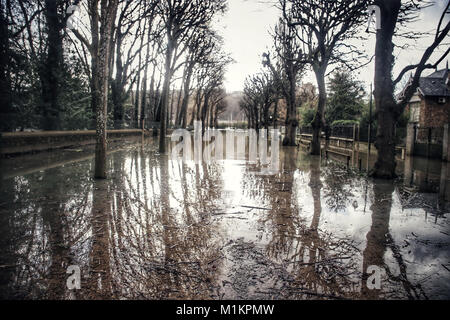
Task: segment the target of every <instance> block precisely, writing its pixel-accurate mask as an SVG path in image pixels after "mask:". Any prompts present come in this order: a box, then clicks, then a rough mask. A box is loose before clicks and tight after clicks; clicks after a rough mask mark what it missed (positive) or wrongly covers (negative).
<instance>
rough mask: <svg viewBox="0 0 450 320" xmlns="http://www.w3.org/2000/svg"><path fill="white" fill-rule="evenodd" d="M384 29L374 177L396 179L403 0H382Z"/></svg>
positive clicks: (379, 45)
mask: <svg viewBox="0 0 450 320" xmlns="http://www.w3.org/2000/svg"><path fill="white" fill-rule="evenodd" d="M375 4H377V5H378V6H379V7H380V9H381V25H382V29H380V30H378V31H377V42H376V47H375V91H374V97H375V108H376V112H377V120H378V128H377V139H376V142H375V146H376V148H377V151H378V156H377V161H376V163H375V166H374V168H373V171H372V172H371V175H372V176H373V177H378V178H384V179H392V178H394V177H395V166H396V163H395V125H396V122H397V114H396V112H395V109H396V102H395V99H394V95H393V93H394V84H393V81H392V66H393V64H394V56H393V49H394V46H393V43H392V37H393V34H394V32H395V26H396V23H397V18H398V13H399V10H400V6H401V1H400V0H379V1H376V3H375Z"/></svg>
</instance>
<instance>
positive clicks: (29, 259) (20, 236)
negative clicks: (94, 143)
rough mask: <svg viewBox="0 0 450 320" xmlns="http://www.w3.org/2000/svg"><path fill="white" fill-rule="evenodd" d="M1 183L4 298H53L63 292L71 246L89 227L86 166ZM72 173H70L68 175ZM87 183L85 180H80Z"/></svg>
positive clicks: (48, 171) (63, 293)
mask: <svg viewBox="0 0 450 320" xmlns="http://www.w3.org/2000/svg"><path fill="white" fill-rule="evenodd" d="M71 169H72V170H73V171H71V173H67V172H66V170H63V169H62V168H54V169H48V170H46V171H43V172H38V173H34V174H30V175H27V176H19V177H15V178H12V179H7V180H5V181H3V185H2V188H3V187H5V189H2V202H3V201H4V204H3V205H2V206H1V208H0V211H1V212H0V215H1V217H2V223H1V228H2V230H1V232H0V237H1V238H2V241H1V242H2V243H1V249H2V251H3V252H5V253H6V254H2V258H4V259H5V262H6V263H5V264H3V261H2V266H7V267H6V268H1V269H0V274H1V277H2V278H3V279H4V287H3V288H2V290H1V291H2V295H4V297H7V298H56V297H64V296H66V295H67V291H66V284H65V277H66V274H65V271H66V268H67V266H68V265H70V264H72V260H73V251H75V250H78V249H79V246H78V247H75V248H72V249H73V250H69V248H71V247H73V246H74V244H75V243H81V242H82V240H83V235H84V234H85V233H86V231H87V224H86V221H87V215H88V214H89V212H86V211H85V210H84V209H83V207H85V204H86V203H87V201H88V199H87V196H86V195H87V194H88V193H89V192H88V190H89V189H90V186H89V183H88V182H87V181H89V178H88V174H89V172H88V170H87V169H88V168H87V165H86V164H80V165H79V166H78V165H73V167H72V168H71ZM74 172H76V174H74V175H73V176H72V174H73V173H74ZM84 181H86V182H84Z"/></svg>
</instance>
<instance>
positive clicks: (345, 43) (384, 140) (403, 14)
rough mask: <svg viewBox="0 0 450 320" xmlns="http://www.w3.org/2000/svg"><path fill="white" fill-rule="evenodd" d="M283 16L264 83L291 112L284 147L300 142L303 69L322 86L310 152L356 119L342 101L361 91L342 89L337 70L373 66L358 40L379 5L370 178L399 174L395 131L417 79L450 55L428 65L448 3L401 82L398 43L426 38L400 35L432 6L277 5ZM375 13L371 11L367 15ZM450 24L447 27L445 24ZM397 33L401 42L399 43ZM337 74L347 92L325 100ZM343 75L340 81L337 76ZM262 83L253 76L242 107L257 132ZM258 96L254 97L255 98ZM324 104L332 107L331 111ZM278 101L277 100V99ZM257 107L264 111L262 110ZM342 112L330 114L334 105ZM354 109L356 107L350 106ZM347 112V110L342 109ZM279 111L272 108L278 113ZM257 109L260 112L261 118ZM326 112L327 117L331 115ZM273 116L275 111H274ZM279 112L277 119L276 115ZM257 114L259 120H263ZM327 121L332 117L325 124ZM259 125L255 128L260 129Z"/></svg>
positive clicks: (303, 1) (315, 0) (362, 0)
mask: <svg viewBox="0 0 450 320" xmlns="http://www.w3.org/2000/svg"><path fill="white" fill-rule="evenodd" d="M278 4H279V9H280V12H281V18H280V19H279V22H278V23H277V25H276V26H275V27H274V31H273V49H272V51H271V52H266V53H264V54H263V58H264V60H263V66H265V67H268V69H269V70H270V76H266V77H268V78H269V79H272V80H271V81H272V82H267V83H266V87H267V88H271V89H268V90H269V91H270V92H273V96H274V97H276V98H275V101H277V103H276V104H277V106H278V99H282V100H283V102H284V105H285V109H286V118H285V124H286V136H285V138H284V140H283V144H284V145H295V144H296V141H295V140H296V139H295V133H296V129H297V127H298V125H299V123H298V120H297V119H298V117H297V112H298V107H299V106H300V105H302V104H303V103H304V101H303V102H302V101H301V95H300V94H299V93H298V91H299V87H300V86H299V85H300V83H301V80H302V77H303V75H304V74H305V72H306V71H309V70H310V71H312V72H313V74H314V76H315V78H316V83H317V87H318V97H317V102H316V104H315V112H314V116H313V119H312V121H311V125H312V128H313V139H312V143H311V150H310V152H311V154H315V155H318V154H319V153H320V133H321V131H322V130H325V132H329V131H328V130H329V126H330V124H331V123H332V122H333V121H334V120H339V119H336V117H337V116H339V117H340V116H344V117H350V118H354V117H355V110H352V109H353V108H350V109H348V108H347V110H345V109H346V107H349V106H348V101H345V99H344V100H342V101H340V99H341V98H342V97H347V98H349V97H350V98H352V99H360V93H359V90H360V87H359V86H358V87H357V88H353V89H349V88H345V87H343V85H344V84H345V83H344V82H343V81H345V82H346V83H351V82H352V81H348V80H350V79H348V77H351V75H349V74H348V73H346V72H337V73H336V72H334V71H336V69H342V68H344V69H346V70H348V71H349V72H352V71H354V70H356V69H358V68H360V67H362V66H363V65H365V64H367V63H368V62H370V61H371V60H372V59H368V57H367V55H366V54H365V53H364V52H362V51H361V50H360V48H361V46H357V45H356V44H357V43H358V41H357V40H362V39H363V38H362V36H361V35H362V34H363V33H362V30H363V29H364V26H363V25H364V24H365V23H366V21H367V17H368V13H369V12H368V7H369V5H371V4H374V5H377V6H378V7H379V8H380V17H377V18H379V19H380V20H381V21H379V22H380V23H381V29H379V30H377V31H376V50H375V80H374V85H375V91H374V97H375V106H376V120H377V122H378V124H379V125H378V129H377V139H376V141H377V142H376V147H377V149H378V159H377V162H376V165H375V168H374V170H373V172H372V175H373V176H375V177H383V178H393V177H394V176H395V127H396V125H397V123H398V121H399V120H400V117H401V115H402V114H403V111H404V109H405V106H406V104H407V103H408V101H409V100H410V99H411V97H412V95H413V94H414V92H415V91H416V89H417V87H418V84H419V78H420V76H421V74H422V72H423V71H424V70H425V69H427V68H436V67H437V65H438V64H439V63H440V62H441V61H442V60H443V59H444V58H445V57H446V56H447V54H448V53H449V49H447V50H445V52H444V53H443V54H442V55H440V56H439V57H437V58H435V59H434V61H435V62H434V63H430V62H429V61H430V60H431V58H432V56H433V53H434V52H436V51H438V50H439V49H440V47H442V46H443V45H444V43H443V41H444V39H445V37H446V36H447V35H448V32H449V30H450V22H448V21H447V20H448V19H446V15H448V14H449V13H450V11H449V4H450V1H447V4H446V5H445V7H444V10H443V12H442V15H441V16H440V19H439V21H438V24H437V27H436V31H435V34H434V35H432V37H431V39H432V43H431V45H429V46H428V47H427V48H426V50H425V51H424V53H423V56H422V57H421V58H420V61H419V62H418V63H417V64H413V65H409V66H407V67H405V68H404V69H403V70H402V71H401V72H400V74H399V75H398V77H397V78H395V79H394V78H392V71H393V67H394V64H395V59H394V55H393V50H394V47H395V44H394V40H397V39H401V40H402V41H412V40H416V39H418V38H419V37H421V36H424V35H425V34H424V33H414V32H411V31H410V32H408V33H403V32H401V30H400V29H401V28H402V27H404V26H407V25H408V23H411V22H413V21H416V18H417V13H418V12H420V10H422V9H423V8H425V7H426V6H430V5H432V3H430V2H427V1H425V2H422V3H420V4H418V3H415V2H414V1H412V0H410V1H409V0H405V1H401V0H395V1H390V0H376V1H374V2H373V3H372V1H369V0H337V1H327V0H279V1H278ZM370 14H374V12H370ZM446 21H447V22H446ZM394 36H396V37H397V38H396V39H394ZM408 72H412V74H411V80H410V81H409V82H408V84H407V88H406V89H405V90H404V91H403V94H402V96H401V97H400V98H399V99H396V98H395V95H394V90H395V86H396V84H398V83H400V82H401V81H402V80H404V78H405V76H406V74H407V73H408ZM329 74H334V77H335V78H334V80H335V81H331V83H332V84H333V83H334V84H333V85H334V88H332V91H335V92H336V91H342V90H347V93H346V94H345V95H343V96H342V95H334V96H332V97H327V92H328V91H329V90H328V89H327V85H326V77H327V76H328V75H329ZM339 78H341V79H339ZM257 82H258V81H257V79H256V78H255V77H254V78H249V79H248V80H247V83H246V90H245V95H244V99H243V101H242V104H241V105H242V109H244V110H245V112H246V115H247V118H248V119H249V122H250V125H251V126H252V127H256V128H258V126H259V124H257V123H259V122H261V123H267V120H266V118H265V117H264V116H262V117H261V115H264V113H265V111H264V110H265V109H267V107H266V106H265V105H264V103H262V102H259V103H256V101H258V100H259V101H265V98H264V96H265V93H264V90H258V89H257V87H258V85H257ZM255 92H256V93H257V94H256V96H257V98H255ZM327 102H328V103H330V104H331V108H327ZM272 103H273V102H272ZM257 106H260V107H259V109H258V107H257ZM336 106H337V107H338V109H335V110H333V108H336ZM350 107H352V106H350ZM342 108H343V109H342ZM273 109H275V108H273ZM256 110H260V111H259V113H258V112H256ZM326 111H327V115H326ZM275 113H276V112H275ZM275 113H274V117H276V115H275ZM258 117H259V118H258ZM327 117H328V119H327ZM255 123H256V124H255Z"/></svg>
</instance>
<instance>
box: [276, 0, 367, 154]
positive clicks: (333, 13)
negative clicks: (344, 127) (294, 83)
mask: <svg viewBox="0 0 450 320" xmlns="http://www.w3.org/2000/svg"><path fill="white" fill-rule="evenodd" d="M368 3H369V1H367V0H336V1H329V0H280V5H281V9H282V12H283V17H284V19H285V20H286V21H287V23H288V25H289V26H294V27H295V28H296V32H295V34H296V36H297V39H298V40H299V41H300V42H301V44H302V46H301V47H302V55H301V57H300V59H301V60H302V61H303V62H304V63H308V64H309V65H311V67H312V70H313V71H314V74H315V76H316V80H317V86H318V88H319V100H318V105H317V111H316V115H315V118H314V121H313V124H312V125H313V140H312V143H311V154H316V155H317V154H319V153H320V132H321V129H322V128H323V127H324V126H325V118H324V112H325V104H326V99H327V96H326V85H325V75H326V74H327V68H328V66H329V65H330V64H333V63H341V64H344V65H346V66H348V67H349V68H351V69H354V68H355V66H354V65H352V63H351V62H353V61H354V60H355V59H356V58H357V57H358V56H359V55H361V52H360V51H359V50H357V48H356V47H355V46H353V45H351V44H350V42H348V40H349V39H352V38H355V37H356V36H357V32H358V27H359V26H360V25H361V24H362V23H364V22H365V21H366V19H367V18H366V11H367V10H366V8H367V5H368Z"/></svg>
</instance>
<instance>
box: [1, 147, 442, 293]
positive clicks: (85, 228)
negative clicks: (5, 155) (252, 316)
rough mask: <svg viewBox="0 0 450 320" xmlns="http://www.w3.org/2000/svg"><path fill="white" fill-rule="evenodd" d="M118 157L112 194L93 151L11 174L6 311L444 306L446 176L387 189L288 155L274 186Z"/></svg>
mask: <svg viewBox="0 0 450 320" xmlns="http://www.w3.org/2000/svg"><path fill="white" fill-rule="evenodd" d="M171 146H172V145H171ZM172 147H173V146H172ZM169 150H171V149H170V148H169ZM113 151H114V152H111V153H110V154H109V155H108V166H109V174H108V176H109V177H110V178H109V179H108V180H104V181H94V180H93V179H92V178H91V177H92V175H93V174H92V170H93V158H92V152H91V151H89V150H87V151H86V150H68V151H67V150H66V151H64V152H63V151H61V152H59V155H60V156H59V157H58V156H55V154H57V153H56V152H55V153H52V159H50V160H48V159H47V158H46V157H48V155H47V156H46V155H45V154H38V155H33V156H23V157H17V158H14V159H4V160H3V163H2V179H0V181H1V186H0V188H1V196H0V219H1V221H0V250H1V261H0V296H1V298H4V299H5V298H6V299H449V298H450V250H449V249H450V247H449V246H450V223H449V219H448V213H447V212H448V209H449V205H448V201H449V200H450V196H449V193H450V181H449V176H450V167H449V168H447V166H448V165H447V164H445V163H444V164H442V165H441V163H440V162H428V161H426V160H423V159H412V158H407V159H406V161H405V162H404V163H403V162H402V163H401V164H400V165H399V170H400V171H401V173H402V174H403V175H404V176H405V179H404V180H398V181H396V182H395V183H392V182H387V181H378V180H372V179H367V178H366V177H365V176H364V174H363V173H359V172H356V171H354V170H351V169H347V168H346V167H345V166H343V165H342V164H341V163H339V162H338V161H333V160H331V159H321V158H319V157H313V156H309V155H307V154H306V153H305V152H303V151H302V150H301V149H298V148H292V147H282V148H280V162H279V172H278V173H276V174H272V175H262V174H261V173H260V172H261V170H260V167H259V165H258V163H254V162H250V161H248V160H244V159H241V160H236V159H225V160H216V161H208V162H205V161H202V162H200V163H196V162H194V161H184V162H183V161H179V159H173V158H172V155H171V153H170V152H169V153H168V154H167V155H159V154H158V153H157V143H156V142H154V141H153V140H151V139H149V140H146V141H145V142H144V144H140V143H136V144H125V145H123V146H120V147H117V148H115V150H113ZM46 159H47V160H46ZM55 159H57V160H55ZM69 266H79V268H80V271H81V284H80V287H81V288H80V289H79V290H69V289H68V287H67V283H66V282H67V279H68V277H69V276H70V274H67V273H66V272H67V269H68V267H69ZM374 268H375V270H378V271H379V274H380V279H379V280H380V281H379V284H380V286H379V288H376V287H375V288H374V287H373V285H371V283H372V282H371V280H372V275H373V273H372V272H373V271H370V270H373V269H374Z"/></svg>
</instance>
